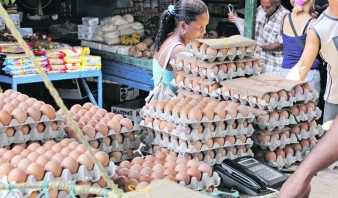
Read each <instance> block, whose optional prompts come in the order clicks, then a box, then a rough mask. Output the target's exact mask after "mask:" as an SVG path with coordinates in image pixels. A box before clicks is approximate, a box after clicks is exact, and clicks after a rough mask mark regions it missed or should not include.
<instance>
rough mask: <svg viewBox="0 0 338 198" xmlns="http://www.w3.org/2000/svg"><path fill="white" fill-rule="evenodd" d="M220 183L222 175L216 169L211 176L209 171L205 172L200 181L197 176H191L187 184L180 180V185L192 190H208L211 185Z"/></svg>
mask: <svg viewBox="0 0 338 198" xmlns="http://www.w3.org/2000/svg"><path fill="white" fill-rule="evenodd" d="M220 184H221V177H220V176H219V175H218V173H217V172H215V171H213V172H212V175H211V176H209V175H208V173H203V174H202V177H201V180H200V181H198V180H197V178H196V177H191V179H190V183H189V184H185V183H184V181H180V182H179V185H180V186H182V187H185V188H189V189H192V190H206V189H208V188H209V187H210V186H214V187H217V186H219V185H220Z"/></svg>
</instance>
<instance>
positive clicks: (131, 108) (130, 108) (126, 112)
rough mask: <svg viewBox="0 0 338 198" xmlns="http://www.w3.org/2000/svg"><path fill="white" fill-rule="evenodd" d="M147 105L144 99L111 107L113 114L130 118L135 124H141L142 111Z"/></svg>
mask: <svg viewBox="0 0 338 198" xmlns="http://www.w3.org/2000/svg"><path fill="white" fill-rule="evenodd" d="M144 105H145V100H144V98H140V99H137V100H133V101H130V102H126V103H122V104H119V105H115V106H112V107H111V112H113V113H115V114H120V115H123V116H124V117H127V118H129V119H130V120H131V121H132V122H134V124H139V123H140V122H141V120H142V118H141V116H140V110H141V109H142V107H143V106H144Z"/></svg>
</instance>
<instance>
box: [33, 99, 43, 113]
mask: <svg viewBox="0 0 338 198" xmlns="http://www.w3.org/2000/svg"><path fill="white" fill-rule="evenodd" d="M44 104H45V103H44V102H42V101H40V100H37V101H35V102H34V103H33V106H35V107H37V108H38V109H40V107H42V105H44ZM40 111H41V110H40Z"/></svg>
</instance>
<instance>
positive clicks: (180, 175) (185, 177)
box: [175, 171, 190, 185]
mask: <svg viewBox="0 0 338 198" xmlns="http://www.w3.org/2000/svg"><path fill="white" fill-rule="evenodd" d="M175 179H176V180H177V181H178V182H180V181H183V182H184V183H185V185H188V184H189V182H190V177H189V175H188V173H186V172H183V171H181V172H179V173H177V175H176V176H175Z"/></svg>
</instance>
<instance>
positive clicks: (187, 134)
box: [140, 120, 254, 143]
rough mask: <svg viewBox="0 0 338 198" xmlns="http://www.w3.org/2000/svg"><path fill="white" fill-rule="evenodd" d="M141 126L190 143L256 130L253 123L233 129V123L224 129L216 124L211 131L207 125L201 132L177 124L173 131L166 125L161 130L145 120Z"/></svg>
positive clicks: (249, 132)
mask: <svg viewBox="0 0 338 198" xmlns="http://www.w3.org/2000/svg"><path fill="white" fill-rule="evenodd" d="M140 126H141V127H142V128H144V129H145V130H147V131H149V132H156V133H166V134H168V135H169V136H173V137H174V138H176V139H177V138H179V139H182V140H184V141H188V142H190V143H193V142H196V141H197V140H201V141H206V140H208V139H210V138H215V137H225V136H226V135H231V136H236V137H239V136H241V135H246V136H247V137H249V136H251V135H252V134H253V132H254V128H253V127H252V125H251V124H249V125H248V126H247V127H244V126H243V124H239V125H238V126H237V128H236V129H233V128H232V126H231V125H228V126H227V127H226V129H225V130H222V129H221V127H220V126H216V127H215V131H210V129H209V127H205V128H204V129H203V132H202V133H199V132H198V130H197V129H196V128H193V129H190V128H184V127H182V126H180V125H177V126H176V128H175V129H174V130H172V131H171V132H169V131H168V128H167V127H165V128H164V129H163V130H160V129H159V128H158V126H157V127H155V129H154V128H153V127H152V123H148V125H147V126H145V125H144V120H142V121H141V123H140Z"/></svg>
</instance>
